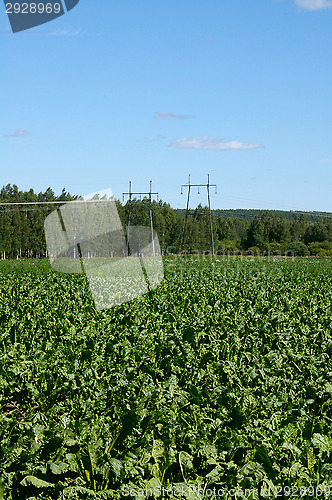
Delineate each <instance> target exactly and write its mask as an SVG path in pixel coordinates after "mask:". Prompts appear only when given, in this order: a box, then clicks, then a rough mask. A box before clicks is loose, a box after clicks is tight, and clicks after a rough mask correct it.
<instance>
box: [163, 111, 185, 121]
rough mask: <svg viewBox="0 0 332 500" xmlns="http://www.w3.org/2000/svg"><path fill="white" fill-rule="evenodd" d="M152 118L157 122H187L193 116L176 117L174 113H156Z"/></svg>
mask: <svg viewBox="0 0 332 500" xmlns="http://www.w3.org/2000/svg"><path fill="white" fill-rule="evenodd" d="M153 118H156V119H157V120H189V118H194V117H193V115H176V114H174V113H169V112H168V111H157V112H156V113H155V114H154V116H153Z"/></svg>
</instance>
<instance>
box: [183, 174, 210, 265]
mask: <svg viewBox="0 0 332 500" xmlns="http://www.w3.org/2000/svg"><path fill="white" fill-rule="evenodd" d="M192 187H197V193H198V194H200V193H199V188H200V187H205V188H206V192H207V199H208V206H209V218H210V231H211V249H212V256H213V257H214V256H215V252H214V240H213V227H212V213H211V200H210V187H214V188H215V194H217V185H216V184H210V175H209V174H208V176H207V183H206V184H191V182H190V174H189V178H188V183H187V184H182V185H181V194H183V189H184V188H185V189H186V188H187V189H188V196H187V207H186V215H185V219H184V227H183V236H182V252H183V251H184V246H185V238H186V228H187V219H188V212H189V200H190V190H191V188H192Z"/></svg>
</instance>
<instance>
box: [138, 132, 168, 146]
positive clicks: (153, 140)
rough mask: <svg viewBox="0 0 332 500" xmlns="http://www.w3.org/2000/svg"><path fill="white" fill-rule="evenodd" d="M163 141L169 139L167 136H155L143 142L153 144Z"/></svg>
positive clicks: (146, 138)
mask: <svg viewBox="0 0 332 500" xmlns="http://www.w3.org/2000/svg"><path fill="white" fill-rule="evenodd" d="M162 139H167V136H166V135H162V134H159V135H153V136H151V137H145V138H144V139H142V141H141V142H144V143H146V144H151V143H153V142H158V141H161V140H162Z"/></svg>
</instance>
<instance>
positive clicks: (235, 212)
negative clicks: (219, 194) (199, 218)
mask: <svg viewBox="0 0 332 500" xmlns="http://www.w3.org/2000/svg"><path fill="white" fill-rule="evenodd" d="M176 211H177V212H178V213H180V214H185V213H186V211H185V209H182V208H180V209H177V210H176ZM191 212H194V210H191ZM213 212H214V214H215V215H216V217H225V218H228V217H237V218H238V219H243V220H252V219H254V218H255V217H256V216H257V215H260V214H262V213H264V214H267V215H269V216H271V217H278V218H279V217H280V218H285V219H288V220H294V219H297V218H299V217H301V215H302V216H304V217H305V218H306V219H307V220H308V221H311V222H315V221H317V220H319V219H322V218H323V219H324V218H326V219H331V218H332V213H331V212H297V211H284V210H260V209H256V208H249V209H245V208H235V209H233V208H228V209H219V208H218V209H215V210H213Z"/></svg>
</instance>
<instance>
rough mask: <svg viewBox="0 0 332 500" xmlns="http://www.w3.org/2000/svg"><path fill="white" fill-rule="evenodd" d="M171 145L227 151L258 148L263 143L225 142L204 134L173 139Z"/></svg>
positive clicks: (174, 146) (179, 147)
mask: <svg viewBox="0 0 332 500" xmlns="http://www.w3.org/2000/svg"><path fill="white" fill-rule="evenodd" d="M170 146H171V147H173V148H177V149H214V150H218V151H227V150H241V149H256V148H261V147H262V144H261V143H259V142H239V141H229V142H225V141H224V140H223V139H219V138H218V137H208V136H203V137H187V138H183V139H177V140H176V141H173V142H172V143H171V144H170Z"/></svg>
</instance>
